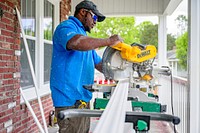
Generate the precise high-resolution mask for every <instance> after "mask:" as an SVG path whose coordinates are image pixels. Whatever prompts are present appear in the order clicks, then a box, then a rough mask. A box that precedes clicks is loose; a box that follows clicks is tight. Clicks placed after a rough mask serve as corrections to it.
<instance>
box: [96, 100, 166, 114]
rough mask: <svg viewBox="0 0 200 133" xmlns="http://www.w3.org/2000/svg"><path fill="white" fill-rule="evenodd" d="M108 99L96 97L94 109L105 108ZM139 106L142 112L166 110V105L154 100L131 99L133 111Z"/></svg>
mask: <svg viewBox="0 0 200 133" xmlns="http://www.w3.org/2000/svg"><path fill="white" fill-rule="evenodd" d="M108 101H109V99H106V98H96V99H95V102H94V109H105V108H106V105H107V103H108ZM138 108H140V109H141V110H142V111H143V112H166V105H161V104H160V103H156V102H142V101H132V109H133V111H138Z"/></svg>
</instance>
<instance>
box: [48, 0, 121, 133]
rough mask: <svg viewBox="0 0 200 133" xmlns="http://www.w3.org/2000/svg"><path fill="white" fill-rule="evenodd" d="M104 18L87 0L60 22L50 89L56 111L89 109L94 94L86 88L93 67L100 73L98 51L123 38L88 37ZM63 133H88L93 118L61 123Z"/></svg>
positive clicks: (91, 80) (56, 34)
mask: <svg viewBox="0 0 200 133" xmlns="http://www.w3.org/2000/svg"><path fill="white" fill-rule="evenodd" d="M104 19H105V16H104V15H102V14H101V13H100V12H99V11H98V10H97V7H96V5H95V4H94V3H93V2H91V1H88V0H85V1H82V2H80V3H79V4H78V5H77V6H76V10H75V13H74V17H73V16H70V17H69V19H68V20H66V21H64V22H62V23H60V24H59V25H58V26H57V28H56V30H55V32H54V36H53V55H52V65H51V77H50V88H51V92H52V99H53V104H54V107H55V112H56V114H58V112H59V111H61V110H66V109H70V108H79V107H80V106H81V107H84V106H82V105H85V107H86V108H89V106H88V102H89V101H90V100H91V98H92V93H91V92H90V91H88V90H86V89H84V88H83V85H89V84H93V81H94V68H96V69H97V70H99V71H101V58H100V57H99V56H98V55H97V54H96V52H95V50H94V49H96V48H98V47H100V46H111V45H115V44H117V43H119V42H120V41H122V39H121V38H120V37H119V36H118V35H113V36H111V37H109V38H105V39H99V38H92V37H88V36H87V34H86V32H90V31H91V29H92V28H93V27H94V26H95V25H96V22H102V21H103V20H104ZM58 125H59V132H60V133H86V132H88V131H89V126H90V118H85V117H81V118H70V119H65V120H59V119H58Z"/></svg>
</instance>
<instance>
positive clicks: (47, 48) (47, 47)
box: [44, 43, 52, 83]
mask: <svg viewBox="0 0 200 133" xmlns="http://www.w3.org/2000/svg"><path fill="white" fill-rule="evenodd" d="M51 53H52V45H51V44H46V43H45V44H44V82H45V83H49V78H50V69H51V57H52V54H51Z"/></svg>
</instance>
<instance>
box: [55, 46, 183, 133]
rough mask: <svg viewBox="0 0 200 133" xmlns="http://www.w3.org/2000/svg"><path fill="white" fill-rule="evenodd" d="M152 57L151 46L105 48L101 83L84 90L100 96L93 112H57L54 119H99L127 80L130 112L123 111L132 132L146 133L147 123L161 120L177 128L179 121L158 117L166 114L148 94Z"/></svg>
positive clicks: (151, 83) (151, 87) (151, 85)
mask: <svg viewBox="0 0 200 133" xmlns="http://www.w3.org/2000/svg"><path fill="white" fill-rule="evenodd" d="M155 56H156V47H155V46H153V45H141V44H137V43H133V44H131V45H127V44H125V43H119V44H117V45H114V46H112V47H107V48H106V49H105V51H104V53H103V57H102V68H103V74H104V76H105V80H96V82H95V84H93V85H85V86H84V88H86V89H88V90H90V91H93V92H94V91H96V92H103V93H104V96H103V98H95V102H94V109H95V110H84V109H68V110H64V111H61V112H60V113H59V115H58V117H59V118H60V119H66V118H70V117H86V116H87V117H100V116H101V114H103V111H102V110H99V109H105V108H106V105H107V103H108V102H109V99H110V96H112V93H113V92H114V90H115V87H116V85H117V83H118V81H120V80H123V79H127V78H128V79H129V88H128V89H129V92H128V93H129V94H128V101H129V102H127V103H131V105H132V110H131V108H129V109H128V110H129V111H128V112H127V111H126V116H125V122H126V123H133V129H135V131H136V132H137V131H139V132H140V131H141V132H146V131H148V130H149V129H150V120H164V121H169V122H173V124H179V123H180V119H179V118H178V117H176V116H173V115H167V114H163V113H160V112H165V111H166V106H165V105H161V104H160V103H158V96H157V95H156V94H155V93H153V92H152V90H154V89H155V88H156V86H157V84H156V82H155V78H154V76H153V74H152V72H153V66H152V65H153V61H154V58H155ZM163 72H164V73H163ZM161 73H163V74H165V75H169V74H170V71H169V70H168V69H164V70H163V71H161ZM118 89H120V88H118ZM121 89H123V87H122V88H121ZM154 112H156V113H154Z"/></svg>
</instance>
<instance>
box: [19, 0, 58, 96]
mask: <svg viewBox="0 0 200 133" xmlns="http://www.w3.org/2000/svg"><path fill="white" fill-rule="evenodd" d="M59 12H60V11H59V1H58V0H21V21H22V25H23V30H24V32H25V34H26V35H25V38H26V40H27V43H28V48H29V52H30V53H29V54H30V56H31V60H32V64H33V68H34V72H35V76H36V82H37V87H38V89H39V93H40V95H44V94H47V93H50V91H49V78H50V65H51V53H52V36H53V31H54V28H55V27H56V25H57V24H58V23H59V18H58V17H54V16H59ZM41 18H42V19H41ZM20 62H21V81H20V82H21V87H22V89H23V91H24V92H25V95H26V93H27V95H28V96H26V97H27V98H29V99H33V98H36V95H35V93H33V91H34V86H35V85H34V82H33V78H32V75H31V70H30V66H29V63H28V58H27V53H26V50H25V46H24V42H23V38H21V60H20ZM30 95H31V96H30Z"/></svg>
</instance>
